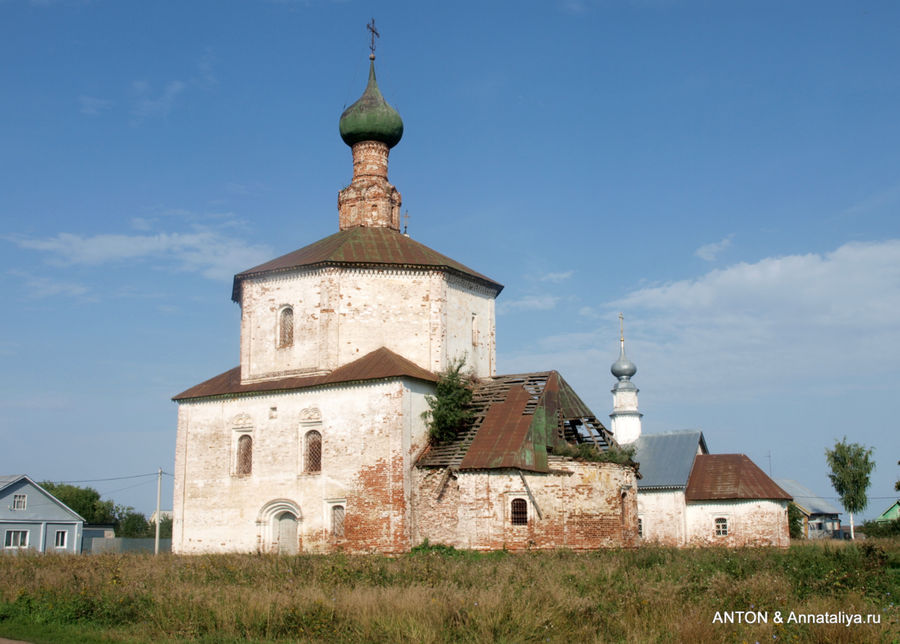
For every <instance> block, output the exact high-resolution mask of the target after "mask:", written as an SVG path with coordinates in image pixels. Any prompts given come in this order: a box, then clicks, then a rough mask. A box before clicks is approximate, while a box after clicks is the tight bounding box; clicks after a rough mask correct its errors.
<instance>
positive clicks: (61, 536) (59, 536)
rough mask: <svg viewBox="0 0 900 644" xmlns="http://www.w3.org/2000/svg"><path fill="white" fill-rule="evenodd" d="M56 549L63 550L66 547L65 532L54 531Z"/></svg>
mask: <svg viewBox="0 0 900 644" xmlns="http://www.w3.org/2000/svg"><path fill="white" fill-rule="evenodd" d="M56 547H57V548H65V547H66V531H65V530H57V531H56Z"/></svg>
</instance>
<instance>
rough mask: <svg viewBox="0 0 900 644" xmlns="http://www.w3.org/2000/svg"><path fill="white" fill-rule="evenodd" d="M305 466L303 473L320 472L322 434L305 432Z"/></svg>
mask: <svg viewBox="0 0 900 644" xmlns="http://www.w3.org/2000/svg"><path fill="white" fill-rule="evenodd" d="M305 464H306V466H305V467H304V468H303V469H304V471H305V472H308V473H315V472H321V471H322V434H320V433H319V432H317V431H315V430H313V431H311V432H306V461H305Z"/></svg>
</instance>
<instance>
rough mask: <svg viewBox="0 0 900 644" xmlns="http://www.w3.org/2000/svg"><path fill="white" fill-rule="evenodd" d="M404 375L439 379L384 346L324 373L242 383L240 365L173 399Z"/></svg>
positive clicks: (426, 379)
mask: <svg viewBox="0 0 900 644" xmlns="http://www.w3.org/2000/svg"><path fill="white" fill-rule="evenodd" d="M401 377H406V378H415V379H416V380H425V381H426V382H437V376H435V375H434V374H433V373H432V372H430V371H428V370H427V369H423V368H422V367H420V366H419V365H417V364H415V363H414V362H412V361H410V360H407V359H406V358H404V357H403V356H400V355H397V354H396V353H394V352H393V351H391V350H390V349H387V348H385V347H381V348H380V349H376V350H375V351H372V352H371V353H367V354H366V355H364V356H363V357H362V358H359V359H358V360H354V361H353V362H349V363H347V364H345V365H343V366H342V367H338V368H337V369H335V370H334V371H332V372H331V373H329V374H326V375H323V376H288V377H285V378H275V379H272V380H263V381H261V382H253V383H247V384H241V368H240V367H239V366H238V367H235V368H234V369H230V370H228V371H226V372H225V373H222V374H219V375H218V376H216V377H214V378H210V379H209V380H207V381H206V382H201V383H200V384H199V385H195V386H193V387H191V388H190V389H188V390H186V391H183V392H181V393H180V394H178V395H177V396H174V397H173V398H172V400H188V399H191V398H208V397H210V396H226V395H237V394H249V393H258V392H267V391H288V390H292V389H304V388H306V387H319V386H322V385H334V384H340V383H346V382H356V381H362V380H384V379H386V378H401Z"/></svg>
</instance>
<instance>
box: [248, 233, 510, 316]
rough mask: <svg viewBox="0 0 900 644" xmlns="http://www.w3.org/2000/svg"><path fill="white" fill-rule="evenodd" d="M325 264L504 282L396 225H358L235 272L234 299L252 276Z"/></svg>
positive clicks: (488, 283)
mask: <svg viewBox="0 0 900 644" xmlns="http://www.w3.org/2000/svg"><path fill="white" fill-rule="evenodd" d="M321 266H365V267H387V266H391V267H397V266H400V267H403V268H413V269H427V270H435V269H437V270H444V271H448V272H450V273H455V274H457V275H461V276H463V277H466V278H469V279H472V280H474V281H476V282H478V283H480V284H482V285H484V286H487V287H488V288H491V289H493V290H495V291H496V293H500V291H501V290H503V285H502V284H499V283H497V282H495V281H494V280H492V279H490V278H489V277H486V276H484V275H482V274H481V273H478V272H476V271H473V270H472V269H471V268H469V267H468V266H464V265H463V264H460V263H459V262H457V261H455V260H452V259H450V258H449V257H446V256H445V255H441V254H440V253H439V252H437V251H436V250H432V249H430V248H428V246H426V245H425V244H420V243H419V242H417V241H414V240H412V239H410V238H409V237H407V236H406V235H402V234H400V233H399V232H397V231H396V230H393V229H392V228H367V227H363V226H357V227H355V228H350V229H348V230H342V231H340V232H338V233H335V234H334V235H331V236H329V237H325V238H324V239H320V240H319V241H317V242H314V243H312V244H310V245H309V246H304V247H303V248H301V249H299V250H295V251H294V252H292V253H288V254H287V255H282V256H281V257H278V258H276V259H273V260H271V261H268V262H266V263H265V264H260V265H259V266H256V267H254V268H251V269H249V270H246V271H244V272H242V273H238V274H237V275H235V276H234V287H233V289H232V293H231V299H232V300H234V301H235V302H240V299H241V284H242V283H243V280H244V279H246V278H249V277H256V276H259V275H266V274H269V273H276V272H280V271H289V270H294V269H297V268H316V267H321Z"/></svg>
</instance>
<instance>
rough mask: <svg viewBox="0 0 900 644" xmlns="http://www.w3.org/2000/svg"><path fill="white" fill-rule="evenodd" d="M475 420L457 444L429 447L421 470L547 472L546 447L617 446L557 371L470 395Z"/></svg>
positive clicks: (511, 379)
mask: <svg viewBox="0 0 900 644" xmlns="http://www.w3.org/2000/svg"><path fill="white" fill-rule="evenodd" d="M472 411H473V414H474V418H473V420H472V422H471V423H470V424H469V425H468V427H467V428H466V429H465V430H464V431H461V432H460V433H459V434H458V435H457V436H456V437H455V438H454V439H453V440H450V441H445V442H443V443H440V444H437V445H431V446H429V447H428V449H427V450H426V451H425V452H424V453H423V454H422V456H421V457H420V458H419V461H418V466H419V467H455V468H458V469H495V468H506V467H513V468H518V469H522V470H530V471H535V472H547V471H548V470H549V468H548V465H547V452H548V448H549V450H550V451H552V449H553V446H554V445H562V444H563V443H566V442H568V443H583V442H592V443H595V444H596V445H597V447H598V448H600V449H606V448H608V447H609V445H610V444H613V443H615V441H614V440H613V438H612V435H611V434H610V433H609V431H608V430H607V429H606V428H605V427H604V426H603V425H602V424H601V423H600V421H598V420H597V418H596V417H595V416H594V413H593V412H592V411H591V410H590V409H589V408H588V406H587V405H585V404H584V402H582V400H581V399H580V398H579V397H578V395H577V394H576V393H575V391H574V390H573V389H572V388H571V387H570V386H569V384H568V383H567V382H566V381H565V380H563V378H562V376H560V375H559V373H557V372H556V371H544V372H539V373H526V374H515V375H506V376H496V377H494V378H490V379H487V380H483V381H481V382H479V383H478V384H477V385H476V387H475V390H474V392H473V395H472Z"/></svg>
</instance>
